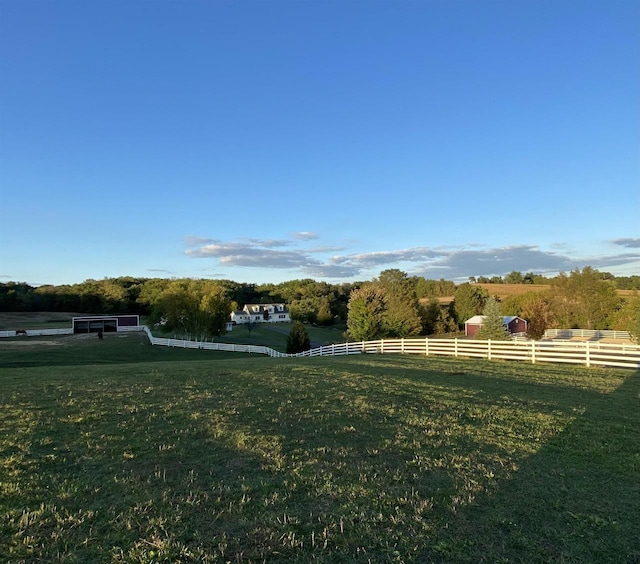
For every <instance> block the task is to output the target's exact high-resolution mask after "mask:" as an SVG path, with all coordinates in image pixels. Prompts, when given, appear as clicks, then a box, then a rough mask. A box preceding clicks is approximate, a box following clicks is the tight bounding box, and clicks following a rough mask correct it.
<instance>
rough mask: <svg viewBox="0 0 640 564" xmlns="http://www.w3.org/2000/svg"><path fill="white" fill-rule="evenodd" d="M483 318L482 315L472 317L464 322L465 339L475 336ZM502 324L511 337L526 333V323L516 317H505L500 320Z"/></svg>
mask: <svg viewBox="0 0 640 564" xmlns="http://www.w3.org/2000/svg"><path fill="white" fill-rule="evenodd" d="M484 317H485V316H484V315H474V316H473V317H472V318H471V319H467V321H465V322H464V333H465V335H466V336H467V337H475V336H476V333H477V332H478V331H479V330H480V327H482V323H483V322H484ZM502 323H503V325H504V326H505V327H506V328H507V329H508V330H509V333H511V334H512V335H513V334H515V333H526V332H527V322H526V321H525V320H524V319H522V318H521V317H518V316H517V315H505V316H504V317H503V318H502Z"/></svg>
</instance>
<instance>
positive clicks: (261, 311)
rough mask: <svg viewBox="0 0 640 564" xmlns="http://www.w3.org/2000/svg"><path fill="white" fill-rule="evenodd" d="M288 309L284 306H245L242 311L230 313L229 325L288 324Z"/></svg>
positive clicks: (289, 320) (289, 318) (289, 319)
mask: <svg viewBox="0 0 640 564" xmlns="http://www.w3.org/2000/svg"><path fill="white" fill-rule="evenodd" d="M290 322H291V317H290V316H289V308H287V305H286V304H246V305H245V306H244V307H243V308H242V309H237V310H236V311H232V312H231V323H234V324H236V325H242V324H246V323H290Z"/></svg>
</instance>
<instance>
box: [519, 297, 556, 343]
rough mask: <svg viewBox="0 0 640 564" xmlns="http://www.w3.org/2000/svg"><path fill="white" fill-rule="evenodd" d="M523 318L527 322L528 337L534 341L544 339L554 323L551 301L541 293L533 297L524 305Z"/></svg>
mask: <svg viewBox="0 0 640 564" xmlns="http://www.w3.org/2000/svg"><path fill="white" fill-rule="evenodd" d="M521 317H522V318H523V319H525V320H526V321H527V336H528V337H529V338H530V339H533V340H534V341H538V340H540V339H542V337H544V332H545V331H546V330H547V329H548V328H549V327H551V324H552V323H553V316H552V313H551V306H550V305H549V300H548V299H546V298H545V297H544V296H543V295H542V294H540V293H536V294H533V295H531V296H530V297H529V299H528V300H527V301H526V302H525V303H524V306H523V309H522V315H521Z"/></svg>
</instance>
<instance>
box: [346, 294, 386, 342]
mask: <svg viewBox="0 0 640 564" xmlns="http://www.w3.org/2000/svg"><path fill="white" fill-rule="evenodd" d="M348 310H349V314H348V316H347V337H348V338H349V339H351V340H354V341H370V340H373V339H380V338H382V337H384V336H385V326H384V314H385V312H386V310H387V298H386V295H385V292H384V290H382V288H381V287H380V286H379V285H377V284H373V283H368V284H364V285H363V286H362V287H361V288H359V289H357V290H354V291H353V292H351V298H350V299H349V305H348Z"/></svg>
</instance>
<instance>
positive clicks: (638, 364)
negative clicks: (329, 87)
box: [0, 325, 640, 369]
mask: <svg viewBox="0 0 640 564" xmlns="http://www.w3.org/2000/svg"><path fill="white" fill-rule="evenodd" d="M119 331H120V332H123V331H126V332H132V331H136V332H139V331H142V332H144V333H145V334H146V336H147V337H148V338H149V341H150V342H151V344H152V345H159V346H166V347H179V348H187V349H204V350H212V351H228V352H243V353H254V354H264V355H268V356H272V357H305V356H309V357H311V356H341V355H350V354H418V355H422V356H451V357H456V358H483V359H488V360H515V361H521V362H530V363H533V364H535V363H538V362H550V363H565V364H580V365H584V366H611V367H617V368H632V369H640V345H631V344H616V343H602V342H600V341H584V342H580V341H573V342H568V341H519V340H515V341H491V340H488V341H483V340H476V339H473V340H472V339H430V338H424V337H422V338H417V339H416V338H413V339H380V340H377V341H361V342H357V343H339V344H335V345H327V346H323V347H318V348H315V349H311V350H309V351H305V352H302V353H298V354H285V353H281V352H279V351H276V350H274V349H272V348H270V347H265V346H257V345H235V344H229V343H209V342H206V341H187V340H185V339H164V338H160V337H154V336H153V334H152V333H151V331H150V330H149V328H148V327H147V326H146V325H141V326H139V327H120V328H119ZM558 331H560V332H562V331H570V330H569V329H564V330H563V329H560V330H558ZM573 331H582V330H573ZM584 331H587V330H584ZM71 333H73V330H72V329H33V330H28V331H27V335H28V336H42V335H68V334H71ZM611 333H613V331H612V332H611ZM615 333H620V331H616V332H615ZM15 334H16V332H15V331H0V337H13V336H15ZM561 336H564V335H561ZM584 336H585V337H588V336H589V335H588V334H585V335H584ZM591 336H592V337H593V336H594V335H591Z"/></svg>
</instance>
